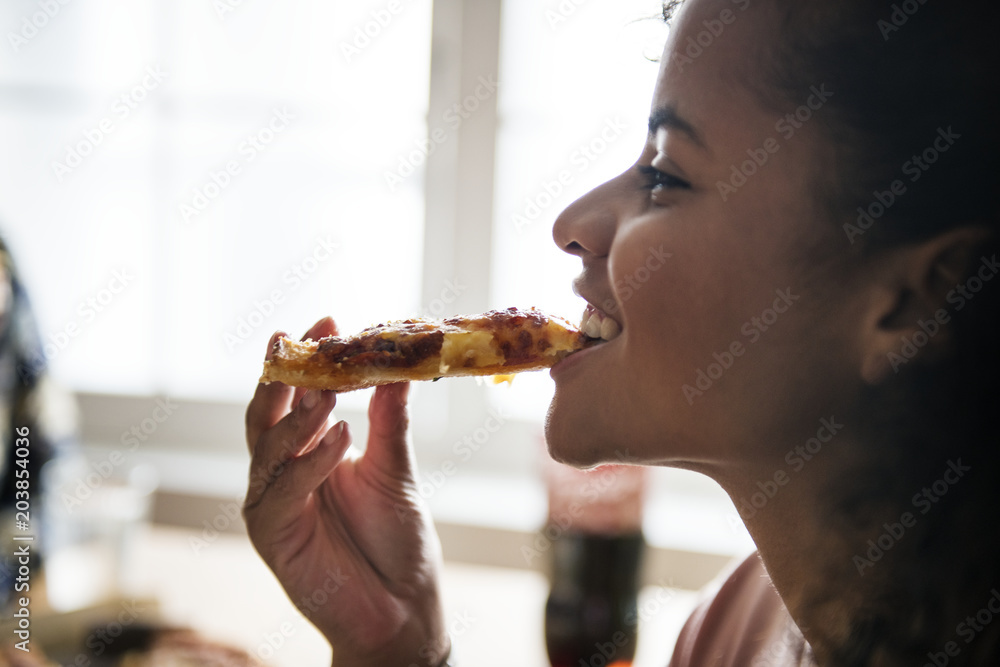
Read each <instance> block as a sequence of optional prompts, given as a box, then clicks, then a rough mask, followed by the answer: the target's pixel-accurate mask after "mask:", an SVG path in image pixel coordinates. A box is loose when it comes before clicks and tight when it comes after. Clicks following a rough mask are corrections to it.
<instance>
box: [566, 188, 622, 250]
mask: <svg viewBox="0 0 1000 667" xmlns="http://www.w3.org/2000/svg"><path fill="white" fill-rule="evenodd" d="M626 174H627V172H626ZM626 174H621V175H620V176H618V177H616V178H613V179H611V180H610V181H608V182H607V183H604V184H603V185H599V186H597V187H596V188H594V189H593V190H591V191H590V192H588V193H587V194H585V195H584V196H582V197H580V198H579V199H577V200H576V201H575V202H573V203H572V204H570V205H569V206H568V207H566V209H565V210H564V211H563V212H562V213H560V214H559V217H558V218H556V221H555V224H554V225H553V226H552V238H553V240H554V241H555V243H556V245H557V246H559V248H561V249H562V250H563V251H565V252H568V253H569V254H571V255H576V256H577V257H581V258H584V259H586V258H594V257H606V256H607V255H608V253H609V252H610V251H611V244H612V242H613V241H614V238H615V231H616V230H617V228H618V221H619V219H620V218H621V212H622V211H621V206H622V198H621V195H622V194H623V181H624V179H625V176H626Z"/></svg>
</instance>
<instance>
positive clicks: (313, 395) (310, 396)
mask: <svg viewBox="0 0 1000 667" xmlns="http://www.w3.org/2000/svg"><path fill="white" fill-rule="evenodd" d="M318 402H319V392H318V391H313V390H312V389H310V390H309V391H307V392H306V393H305V396H303V397H302V407H303V408H305V409H306V410H312V409H313V408H315V407H316V404H317V403H318Z"/></svg>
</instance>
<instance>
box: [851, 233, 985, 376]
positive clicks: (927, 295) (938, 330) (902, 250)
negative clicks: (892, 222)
mask: <svg viewBox="0 0 1000 667" xmlns="http://www.w3.org/2000/svg"><path fill="white" fill-rule="evenodd" d="M991 235H992V232H991V231H990V230H988V229H987V228H985V227H973V226H966V227H959V228H957V229H954V230H952V231H949V232H947V233H945V234H941V235H939V236H935V237H933V238H930V239H927V240H925V241H920V242H918V243H914V244H911V245H907V246H902V247H898V248H892V249H890V250H887V251H885V252H884V253H880V254H879V255H877V256H876V257H873V258H872V260H871V262H872V263H873V264H876V265H877V266H874V268H873V274H874V276H873V280H872V281H871V283H870V285H869V287H868V288H867V289H868V291H869V294H868V297H869V298H868V299H867V303H866V304H865V313H864V318H863V321H862V324H863V329H862V341H861V343H862V353H863V357H862V367H861V375H862V378H863V379H864V381H865V382H867V383H869V384H879V383H881V382H883V381H884V380H885V379H886V378H888V377H889V376H890V375H892V374H894V373H897V372H899V370H900V368H901V367H902V366H904V365H909V364H911V363H922V364H925V363H934V362H935V361H936V360H938V359H940V358H941V357H942V355H943V354H944V353H945V352H947V350H948V348H949V346H950V344H951V338H952V334H951V331H950V326H949V322H950V321H951V319H952V315H953V310H954V309H955V305H956V300H957V299H956V297H955V295H956V290H961V289H964V284H965V280H966V278H967V277H968V276H969V274H970V273H971V272H972V271H973V270H974V269H975V263H976V262H977V260H978V259H979V252H977V251H978V250H979V249H980V248H981V246H982V245H983V243H984V242H985V241H986V240H987V239H988V238H989V237H990V236H991ZM991 277H992V275H991ZM949 297H950V298H949Z"/></svg>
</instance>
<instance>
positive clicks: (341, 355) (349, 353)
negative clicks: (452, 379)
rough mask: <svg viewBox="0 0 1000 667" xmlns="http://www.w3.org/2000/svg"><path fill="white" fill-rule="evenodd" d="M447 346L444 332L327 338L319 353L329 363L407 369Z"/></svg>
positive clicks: (322, 342) (319, 348) (321, 344)
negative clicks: (444, 345)
mask: <svg viewBox="0 0 1000 667" xmlns="http://www.w3.org/2000/svg"><path fill="white" fill-rule="evenodd" d="M443 344H444V332H443V331H421V332H415V335H414V333H411V334H407V333H402V334H400V335H399V336H398V337H397V338H395V339H391V340H390V339H387V338H382V337H381V336H378V335H369V336H364V337H358V338H353V339H347V340H345V339H343V338H324V339H323V340H321V341H320V342H319V346H318V348H317V354H318V355H321V356H323V357H324V358H325V359H326V360H327V361H328V362H330V363H342V362H347V361H349V362H350V363H351V364H352V365H359V366H374V367H376V368H408V367H410V366H416V365H417V364H419V363H421V362H422V361H424V360H425V359H427V358H428V357H431V356H433V355H436V354H437V353H438V352H439V351H440V350H441V346H442V345H443Z"/></svg>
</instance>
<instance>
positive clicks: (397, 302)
mask: <svg viewBox="0 0 1000 667" xmlns="http://www.w3.org/2000/svg"><path fill="white" fill-rule="evenodd" d="M659 10H660V7H659V2H658V1H657V0H613V1H612V0H542V1H539V0H475V1H474V0H434V1H433V2H432V0H374V1H373V0H355V1H354V2H345V1H337V2H322V1H320V0H286V1H285V2H276V1H274V0H131V1H130V2H128V3H120V2H110V1H109V0H87V1H83V0H76V1H71V0H7V1H6V2H4V3H3V5H2V7H0V27H2V29H3V30H2V31H3V34H4V41H5V42H6V44H5V45H3V46H0V150H2V154H3V156H4V159H3V160H2V162H0V236H2V238H3V239H4V241H5V243H6V245H7V247H8V249H9V252H10V255H11V256H12V258H13V266H14V267H15V268H12V269H10V268H9V269H8V273H11V272H13V274H15V275H16V279H17V284H18V285H19V286H21V287H23V290H24V293H26V294H27V296H29V297H30V300H31V309H32V312H33V315H34V320H35V323H34V325H24V326H25V327H27V328H28V329H31V328H32V327H33V328H34V331H37V336H36V338H37V342H38V346H36V348H33V350H34V351H31V350H30V349H29V351H28V352H26V353H25V356H24V357H23V358H21V359H20V361H19V362H18V363H19V364H20V365H19V366H18V365H17V364H15V365H14V366H9V367H8V366H5V367H4V371H5V372H7V373H8V374H10V373H11V372H13V373H17V372H18V369H20V370H22V371H23V370H24V369H25V368H26V369H27V371H28V374H29V375H30V376H31V377H32V378H33V379H34V380H37V385H38V387H37V392H36V394H37V396H36V397H35V398H33V399H32V400H33V401H34V403H35V404H36V405H35V407H36V408H37V411H36V412H37V415H36V417H37V419H38V424H39V426H38V427H37V429H34V430H33V437H35V435H37V437H38V438H39V439H40V440H39V442H41V441H42V439H44V440H45V441H46V442H50V443H51V447H52V449H53V451H54V452H56V453H58V454H59V455H58V456H56V457H55V458H54V462H53V463H52V464H51V465H49V466H47V467H46V469H45V470H44V471H43V475H42V478H35V477H32V484H33V486H32V489H34V490H35V491H34V494H33V495H32V496H31V499H32V503H33V504H32V508H31V509H32V513H31V520H32V522H33V524H32V527H35V526H36V525H37V527H38V531H37V532H38V533H39V536H38V542H37V543H36V547H37V549H38V551H39V552H41V553H44V557H45V562H44V566H42V565H39V568H38V572H37V573H35V575H34V579H32V581H31V596H32V597H31V601H32V613H33V614H34V621H33V625H32V631H33V636H32V640H33V646H37V647H38V649H39V650H42V649H43V648H44V649H45V650H46V651H48V652H49V654H50V655H51V656H52V657H53V658H54V659H56V660H57V664H81V665H83V664H91V663H89V662H83V661H79V658H80V656H84V657H85V658H86V659H87V660H96V659H97V658H99V657H100V653H103V652H108V653H111V652H112V650H111V647H112V645H113V643H114V637H116V636H117V635H115V634H114V633H115V631H116V630H117V631H118V632H119V634H120V631H121V629H122V627H124V626H128V625H131V624H146V623H149V624H156V623H165V624H170V625H176V626H183V627H190V628H193V629H195V630H197V631H198V632H199V633H201V634H202V635H204V636H205V637H208V638H210V639H211V640H213V641H218V642H222V643H225V644H227V645H230V646H234V647H238V648H241V649H243V650H245V651H247V652H250V653H252V654H253V655H255V656H256V657H258V658H260V659H261V660H263V661H265V662H266V663H267V664H269V665H276V666H277V665H287V666H289V667H291V666H293V665H294V666H297V667H311V666H313V665H315V666H317V667H319V666H322V665H327V664H329V648H328V647H327V646H326V645H325V644H324V642H323V641H322V639H321V638H320V637H319V635H318V634H317V633H316V632H315V631H314V630H313V629H312V628H311V627H310V626H309V625H308V624H307V622H306V621H305V620H304V619H303V617H302V616H301V615H300V614H299V613H298V612H297V611H296V610H295V608H294V607H293V606H292V604H291V603H290V602H288V601H287V600H286V599H285V597H284V595H283V593H282V591H281V589H280V587H279V586H278V584H277V582H276V581H275V580H274V579H273V577H272V576H271V575H270V574H269V572H268V571H267V569H266V568H265V567H264V566H263V564H262V563H260V561H259V560H258V559H257V558H256V556H255V554H254V553H253V551H252V549H251V547H250V546H249V543H248V541H247V540H246V537H245V535H244V534H243V527H242V522H241V519H240V517H239V510H238V508H239V506H240V504H241V502H242V497H243V493H244V491H245V485H246V475H247V454H246V446H245V443H244V440H243V432H242V420H243V409H244V407H245V405H246V401H247V400H248V399H249V397H250V395H251V394H252V392H253V389H254V385H255V382H256V379H257V377H258V375H259V373H260V368H261V360H262V357H263V354H264V348H265V345H266V342H267V340H268V338H269V336H270V335H271V333H272V332H273V331H274V330H276V329H283V330H286V331H288V332H290V333H293V334H296V335H297V334H300V333H301V332H303V331H304V330H305V329H307V328H308V327H309V326H310V325H311V324H312V323H313V322H314V321H316V320H317V319H319V318H320V317H322V316H324V315H327V314H330V315H333V316H334V318H335V319H336V320H337V322H338V324H339V326H340V328H341V330H342V331H345V332H352V331H355V330H358V329H360V328H362V327H365V326H368V325H370V324H373V323H377V322H380V321H385V320H387V319H397V318H403V317H408V316H416V315H424V316H442V315H450V314H458V313H472V312H480V311H483V310H487V309H489V308H497V307H507V306H511V305H518V306H530V305H534V306H538V307H541V308H544V309H547V310H550V311H552V312H555V313H559V314H562V315H564V316H566V317H568V318H570V319H571V320H576V319H577V317H578V315H579V313H580V312H582V310H583V305H584V304H583V302H582V301H581V300H580V299H578V298H577V297H575V296H574V295H573V293H572V291H571V288H570V282H571V280H572V278H573V277H574V276H575V275H576V273H577V272H578V270H579V264H578V261H576V260H575V259H574V258H573V257H570V256H568V255H564V254H563V253H561V252H560V251H559V250H557V249H556V247H555V246H554V245H553V243H552V240H551V225H552V222H553V221H554V220H555V218H556V216H557V215H558V213H559V212H560V211H561V210H562V209H563V208H564V207H565V206H566V205H568V204H569V203H570V202H572V201H573V200H574V199H575V198H577V197H579V196H580V195H582V194H584V193H585V192H587V191H588V190H589V189H591V188H593V187H595V186H596V185H599V184H600V183H601V182H603V181H604V180H606V179H607V178H610V177H612V176H614V175H616V174H618V173H620V172H621V171H623V170H625V169H627V168H628V167H629V166H630V165H631V164H632V163H633V162H634V160H635V158H636V157H637V156H638V154H639V151H640V148H641V146H642V144H643V143H644V141H645V135H646V117H647V115H648V110H649V100H650V95H651V92H652V89H653V84H654V80H655V75H656V71H657V65H656V63H655V62H654V61H653V59H655V58H656V57H657V56H658V55H659V52H660V49H661V47H662V43H663V39H664V37H665V28H664V27H663V26H662V22H661V21H660V20H659V18H658V15H659ZM8 282H9V281H8ZM12 295H14V292H10V293H8V294H7V296H6V297H5V298H0V303H8V304H9V303H11V299H12V298H13V297H12ZM15 296H16V295H15ZM21 297H23V294H21ZM19 298H20V297H19ZM3 312H4V308H2V307H0V313H3ZM8 319H9V318H7V319H4V318H0V322H2V323H3V324H4V325H7V324H9V322H8ZM29 337H30V336H29ZM8 343H9V341H8ZM3 381H4V383H8V384H9V383H10V382H11V380H8V379H4V380H3ZM413 390H414V391H413V392H412V394H411V395H412V397H413V399H412V400H413V406H414V407H413V415H414V440H415V445H416V450H417V456H418V459H419V463H420V467H421V471H422V475H423V476H422V481H423V483H422V485H421V495H423V496H424V497H425V499H426V500H427V502H428V503H429V504H430V506H431V508H432V511H433V512H434V515H435V518H436V520H437V521H438V524H439V528H440V532H441V535H442V541H443V545H444V550H445V556H446V559H447V561H448V570H447V573H446V581H445V585H446V593H447V604H448V607H449V613H450V614H454V615H455V617H456V619H462V618H464V619H466V621H462V622H459V621H456V628H459V629H460V630H461V632H453V635H455V645H456V655H457V657H458V658H459V660H460V661H462V662H463V663H464V664H474V665H480V666H489V665H494V664H495V665H501V664H503V665H506V664H509V662H510V658H511V656H515V655H516V656H517V658H518V662H519V663H520V664H524V665H527V666H533V665H538V666H541V665H545V664H547V663H546V662H545V653H544V643H543V641H544V640H543V637H542V631H541V627H542V608H543V606H544V602H545V595H546V592H547V590H548V584H547V581H546V578H545V575H544V567H543V566H542V564H541V563H538V562H529V559H527V558H525V557H524V555H523V553H522V547H523V546H524V545H525V544H531V543H532V541H533V540H534V538H535V537H536V535H537V532H538V530H539V528H540V526H541V525H542V524H543V522H544V520H545V513H546V496H545V489H544V484H543V481H542V476H541V474H540V472H539V471H540V470H541V468H542V465H543V461H544V459H545V457H546V454H545V450H544V444H543V443H542V419H543V417H544V414H545V409H546V406H547V404H548V400H549V397H550V395H551V391H552V388H551V381H550V380H549V378H548V376H547V374H545V373H534V374H526V375H522V376H518V377H517V379H516V380H515V381H514V383H513V384H512V385H511V386H507V385H506V384H504V385H500V386H495V385H493V384H491V383H490V382H488V381H487V382H483V381H481V380H480V381H477V380H474V379H461V380H451V381H448V382H441V383H433V384H430V383H425V384H419V385H417V386H414V387H413ZM368 398H369V393H368V392H357V393H353V394H348V395H345V396H343V397H341V398H340V399H339V403H338V409H337V417H338V418H345V419H348V420H349V421H351V424H352V427H353V429H354V433H355V439H356V440H357V441H358V442H359V443H363V442H364V438H365V423H364V409H365V406H366V405H367V400H368ZM4 410H5V411H4V412H2V413H0V414H4V415H6V414H7V412H10V410H9V409H8V408H4ZM12 414H14V413H12ZM39 415H43V416H39ZM15 416H16V415H15ZM497 425H498V426H497ZM3 426H4V427H5V428H7V430H8V432H7V433H4V434H3V438H4V439H3V443H4V448H5V452H4V453H5V458H6V460H7V461H6V462H5V463H4V464H3V466H4V467H5V468H4V469H5V471H6V474H9V473H10V472H11V471H12V470H13V469H14V467H13V463H12V462H13V460H14V456H13V452H14V451H15V449H16V448H15V445H14V438H15V434H14V432H13V428H14V427H15V426H16V424H13V421H12V419H6V421H4V422H3ZM470 442H471V443H473V444H472V445H470V444H469V443H470ZM33 447H34V445H33ZM40 447H41V446H40V445H39V447H36V448H34V449H32V453H33V455H37V456H38V457H40V456H41V455H42V454H41V452H42V449H41V448H40ZM42 479H44V483H45V484H46V485H47V489H48V495H47V497H46V504H45V506H44V507H43V505H42V499H41V498H40V497H39V496H38V495H37V494H38V493H41V490H40V489H41V486H42V484H43V481H42ZM2 521H4V522H5V524H8V525H5V526H3V528H2V530H0V535H2V536H3V540H4V545H3V547H2V548H3V550H4V551H5V552H12V551H13V547H12V546H11V545H13V544H18V542H14V541H13V540H14V539H15V537H16V534H17V530H16V529H15V528H14V515H13V512H9V513H5V514H4V515H3V518H2ZM43 521H44V530H43ZM643 527H644V532H645V534H646V539H647V541H648V543H649V545H650V549H649V552H648V554H647V558H646V563H645V569H644V574H643V582H644V585H645V587H644V589H643V598H641V600H645V601H646V602H647V603H648V604H647V607H646V608H648V609H650V610H651V611H650V613H649V614H647V615H645V616H643V619H642V621H643V626H642V627H648V628H649V631H648V632H645V633H644V634H641V639H640V653H639V657H638V659H637V662H636V664H639V665H655V664H665V661H666V659H667V657H668V656H669V652H670V649H671V647H672V642H673V636H674V635H676V632H677V631H678V630H679V624H680V623H681V622H682V621H683V619H684V618H685V616H686V614H687V613H688V612H689V611H690V609H691V607H692V605H693V604H694V601H695V594H694V593H693V591H694V590H696V589H698V588H699V587H701V586H702V585H704V584H705V583H706V582H708V581H709V580H710V579H711V578H712V577H713V576H714V575H715V574H716V573H717V572H718V571H719V570H720V569H721V568H723V567H724V566H725V565H726V563H727V562H729V561H730V559H731V558H733V557H734V556H739V555H741V554H746V553H747V552H749V551H750V549H751V548H752V545H751V544H750V542H749V538H748V537H747V536H746V534H745V532H744V530H743V528H742V525H741V524H740V522H739V520H738V518H737V515H736V512H735V510H734V509H733V506H732V504H731V503H730V501H729V500H728V499H727V498H726V497H725V495H724V494H722V493H721V491H719V490H718V489H717V488H716V487H715V486H714V485H713V484H712V483H710V482H708V481H706V480H704V479H702V478H699V477H697V476H694V475H689V474H686V473H683V472H679V471H666V470H664V471H659V470H658V471H654V474H652V475H651V476H650V480H649V488H648V490H647V493H646V511H645V519H644V523H643ZM26 532H32V531H31V530H28V531H26ZM5 567H7V568H8V571H7V572H8V574H9V573H10V572H11V570H10V569H9V568H10V563H8V564H7V565H6V566H5ZM43 570H44V576H43V575H42V571H43ZM14 571H16V565H15V570H14ZM9 592H10V591H9V590H8V591H6V592H5V599H6V595H7V594H9ZM653 603H655V604H653ZM641 608H642V607H641ZM463 614H464V616H463ZM7 616H8V617H9V614H8V615H7ZM468 619H475V620H474V621H471V622H469V621H468ZM5 622H10V619H9V618H5ZM5 627H6V626H5ZM7 634H9V633H7ZM36 641H37V644H35V642H36ZM81 645H83V646H84V648H74V647H79V646H81ZM498 647H503V649H504V650H497V648H498ZM60 652H62V653H60ZM74 660H77V662H74ZM93 664H100V663H99V662H94V663H93Z"/></svg>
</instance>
